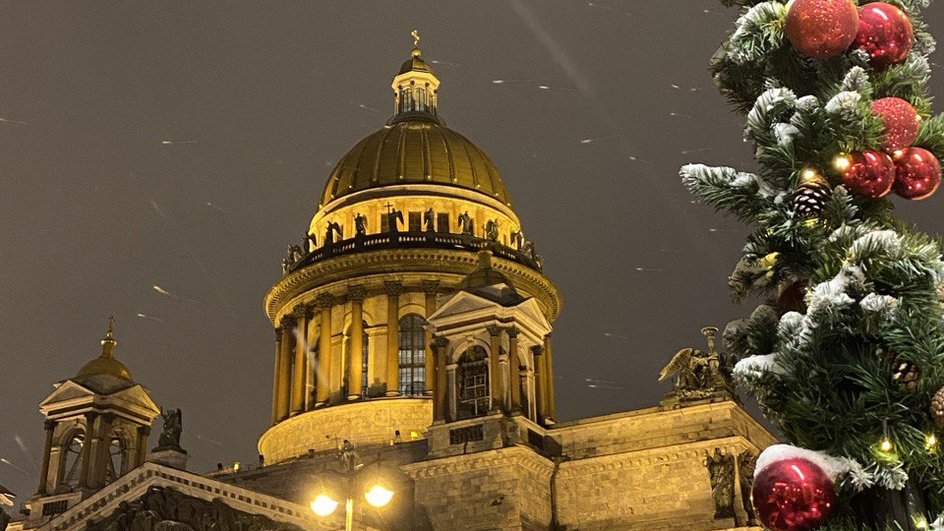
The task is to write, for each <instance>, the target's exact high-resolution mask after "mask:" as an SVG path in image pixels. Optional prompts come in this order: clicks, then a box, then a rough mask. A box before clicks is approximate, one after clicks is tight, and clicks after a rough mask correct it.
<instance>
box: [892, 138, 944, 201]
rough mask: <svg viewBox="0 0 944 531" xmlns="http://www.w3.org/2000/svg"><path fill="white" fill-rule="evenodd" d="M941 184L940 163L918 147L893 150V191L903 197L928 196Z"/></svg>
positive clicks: (922, 197) (916, 197)
mask: <svg viewBox="0 0 944 531" xmlns="http://www.w3.org/2000/svg"><path fill="white" fill-rule="evenodd" d="M940 185H941V163H940V162H938V160H937V158H936V157H935V156H934V155H933V154H931V152H930V151H928V150H926V149H922V148H919V147H913V148H908V149H903V150H901V151H896V152H895V193H896V194H898V195H900V196H902V197H904V198H905V199H924V198H926V197H930V196H931V194H933V193H934V192H935V191H937V187H938V186H940Z"/></svg>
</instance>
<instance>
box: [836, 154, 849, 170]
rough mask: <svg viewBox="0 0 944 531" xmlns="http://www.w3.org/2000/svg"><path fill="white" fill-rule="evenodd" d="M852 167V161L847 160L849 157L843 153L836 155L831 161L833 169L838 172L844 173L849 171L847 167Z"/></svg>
mask: <svg viewBox="0 0 944 531" xmlns="http://www.w3.org/2000/svg"><path fill="white" fill-rule="evenodd" d="M851 165H852V159H850V158H849V155H847V154H845V153H840V154H839V155H836V158H834V159H833V167H834V168H836V171H838V172H844V171H846V170H848V169H849V166H851Z"/></svg>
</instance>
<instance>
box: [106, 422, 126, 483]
mask: <svg viewBox="0 0 944 531" xmlns="http://www.w3.org/2000/svg"><path fill="white" fill-rule="evenodd" d="M126 452H127V445H126V444H125V440H124V439H123V438H122V437H121V436H120V435H118V434H117V433H116V434H114V435H112V438H111V445H109V447H108V462H107V463H105V464H106V467H105V483H106V484H107V483H111V482H112V481H115V480H116V479H118V478H120V477H121V476H122V475H124V473H125V472H127V470H126V465H125V455H126Z"/></svg>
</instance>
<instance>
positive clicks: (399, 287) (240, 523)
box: [0, 48, 775, 531]
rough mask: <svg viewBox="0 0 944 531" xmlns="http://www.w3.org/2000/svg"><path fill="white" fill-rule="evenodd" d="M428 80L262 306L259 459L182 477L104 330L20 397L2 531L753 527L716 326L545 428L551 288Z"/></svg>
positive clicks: (741, 429)
mask: <svg viewBox="0 0 944 531" xmlns="http://www.w3.org/2000/svg"><path fill="white" fill-rule="evenodd" d="M439 84H440V80H439V78H437V76H436V75H435V74H434V73H433V70H432V69H431V68H430V66H429V63H428V62H427V61H426V60H424V58H423V57H422V54H421V52H420V50H419V49H418V48H414V49H413V51H412V53H411V55H410V57H409V58H408V59H407V60H406V61H405V62H404V63H403V65H402V66H401V67H400V69H399V70H398V71H397V73H396V75H395V76H394V78H393V82H392V85H391V86H392V88H393V94H394V113H393V117H392V118H390V119H389V120H388V121H387V123H386V124H384V125H383V126H382V127H381V128H380V129H379V130H377V131H376V132H375V133H373V134H370V135H368V136H367V137H365V138H364V139H362V140H361V141H360V142H358V143H357V144H355V145H354V147H353V148H351V150H350V151H349V152H348V153H347V154H345V155H344V156H342V157H341V158H340V159H339V160H340V162H338V164H337V166H336V167H335V168H334V170H333V171H332V172H331V174H330V175H329V176H328V179H327V183H326V185H325V188H324V192H323V193H322V195H321V199H320V203H319V204H318V206H317V209H316V211H315V213H314V216H313V217H312V219H311V222H310V223H309V225H308V228H307V232H306V234H307V239H306V240H305V241H304V242H303V243H302V244H301V245H290V246H289V248H288V252H287V256H286V257H285V258H284V259H283V261H282V273H283V274H282V276H281V277H280V278H279V279H278V280H277V281H276V282H275V284H274V286H273V287H272V288H271V289H270V290H269V292H268V293H267V294H266V296H265V304H264V307H265V312H266V315H267V317H268V319H269V321H270V322H271V324H272V327H273V331H274V341H273V343H274V345H273V360H274V368H273V379H272V396H271V400H272V416H271V425H270V426H269V428H268V429H267V430H266V431H265V432H264V433H262V434H261V436H260V437H259V443H258V453H259V460H258V462H257V463H251V464H237V465H236V466H232V467H222V466H220V467H219V468H218V469H217V470H215V471H212V472H210V473H206V472H204V471H193V470H188V468H187V460H188V455H187V453H186V451H185V450H184V449H183V448H181V447H180V443H179V441H180V433H181V429H182V426H181V414H180V412H179V411H161V409H160V408H159V407H158V406H157V405H156V404H155V403H154V402H153V401H152V399H151V397H150V395H149V391H148V389H147V388H146V387H145V386H144V385H142V383H139V382H137V381H136V380H135V379H134V377H133V375H132V372H131V370H130V369H129V368H128V367H127V366H125V365H124V364H123V363H122V362H121V361H120V360H119V357H120V354H119V353H118V352H117V351H116V346H117V339H116V337H115V333H114V331H113V328H112V327H109V329H108V331H107V333H106V334H105V336H104V338H103V339H102V342H101V343H102V348H101V353H100V355H99V356H98V357H95V358H94V359H92V360H91V361H89V362H88V363H86V364H85V365H84V366H83V367H82V368H81V369H80V370H79V371H78V372H77V373H76V374H75V376H74V377H71V378H67V379H64V380H62V381H60V382H58V383H56V384H55V386H54V391H53V392H52V393H51V394H50V395H49V396H48V397H47V398H46V399H45V400H43V401H42V403H41V404H40V405H39V410H40V412H41V414H42V415H43V416H44V417H45V425H44V427H45V447H44V449H43V454H42V466H41V474H40V477H38V478H37V480H38V488H37V490H36V492H35V493H29V494H26V496H23V494H24V493H20V494H21V497H20V499H21V500H24V499H25V501H24V503H23V509H22V510H21V511H20V512H19V513H17V514H14V515H12V518H11V516H6V514H5V513H2V512H0V518H2V517H5V518H2V519H0V530H2V528H3V527H4V524H5V527H6V529H7V531H33V530H35V531H79V530H89V531H92V530H95V531H99V530H100V531H122V530H134V531H208V530H210V529H219V530H232V531H237V530H238V531H257V530H260V531H261V530H264V529H265V530H268V529H272V530H276V529H277V530H284V531H296V530H301V529H305V530H310V529H325V530H328V529H332V530H335V529H362V530H412V529H417V530H427V529H429V530H464V529H469V530H486V529H502V530H538V529H553V530H563V529H567V530H577V529H580V530H591V529H608V530H609V529H627V530H646V531H659V530H706V531H707V530H733V529H738V530H748V529H760V528H759V527H758V526H757V524H756V521H755V517H754V514H753V510H752V509H751V503H750V487H751V481H752V476H753V466H754V460H755V459H756V456H757V455H758V454H759V453H760V451H761V450H763V449H764V448H765V447H767V446H768V445H770V444H773V443H774V442H775V439H774V437H773V436H772V435H771V434H770V433H769V432H768V431H767V430H766V429H765V428H764V427H763V426H762V425H761V424H759V423H758V422H757V421H756V420H755V419H753V418H752V417H751V416H750V415H749V414H748V413H747V412H746V411H745V410H744V409H743V408H742V406H741V405H740V403H739V402H738V401H737V399H736V397H735V395H734V394H733V393H732V392H731V390H730V383H729V382H728V379H727V377H726V375H725V374H724V371H723V365H724V364H723V363H721V362H720V361H719V360H721V359H723V357H724V355H723V353H719V352H718V350H717V349H716V348H715V345H714V338H715V332H716V329H713V328H710V327H709V328H706V329H705V330H703V332H704V333H705V336H706V338H707V340H708V347H707V349H706V350H705V351H704V352H703V351H702V350H696V349H683V350H682V351H680V352H679V354H677V355H676V356H675V358H673V359H672V361H671V362H670V363H669V365H668V366H667V367H666V370H665V371H664V372H663V377H664V378H668V377H670V376H672V375H673V374H674V373H677V382H676V386H675V391H674V392H672V393H670V394H669V395H668V396H666V397H665V398H664V399H663V400H662V401H661V402H659V404H658V405H656V406H654V407H650V408H647V409H641V410H635V411H626V412H622V413H616V414H611V415H606V416H601V417H593V418H585V419H577V420H562V419H559V418H558V416H557V413H556V411H555V390H554V360H555V358H556V357H558V356H567V355H568V354H567V353H566V352H558V351H555V350H554V342H553V336H554V333H553V322H554V320H555V318H556V317H557V316H558V315H559V314H560V312H561V309H562V296H561V294H560V292H559V291H558V289H557V288H556V287H555V285H554V283H553V282H552V281H551V279H549V278H548V277H547V276H545V275H544V273H543V272H542V268H543V263H542V259H541V256H540V255H539V254H538V253H537V252H536V250H535V246H534V244H533V243H532V242H531V241H530V240H528V239H527V237H526V236H525V232H524V230H523V227H522V223H521V220H519V219H518V216H517V215H516V214H515V210H514V208H513V203H512V200H511V195H510V194H509V191H508V189H507V188H506V186H505V183H504V181H503V178H502V175H501V173H500V172H499V170H498V168H497V167H496V166H495V165H494V164H493V163H492V161H491V160H490V159H489V158H488V156H487V155H486V154H485V153H484V152H483V151H482V150H481V149H480V148H479V147H478V146H476V145H475V144H473V143H472V142H471V141H470V140H468V139H467V138H465V137H464V136H462V135H461V134H459V133H457V132H455V131H453V130H452V129H449V128H448V127H446V125H445V122H444V121H443V119H442V118H441V116H440V114H439V103H440V102H439ZM259 399H260V400H263V399H265V400H268V398H263V397H261V396H260V397H259ZM158 417H162V422H160V423H158V424H159V425H160V427H161V429H160V433H157V430H156V429H155V434H154V435H155V436H156V437H149V436H150V435H151V430H152V426H153V425H154V424H155V421H156V420H157V418H158ZM37 429H38V427H37ZM155 439H157V440H156V445H155V446H154V447H152V444H154V442H155V441H154V440H155ZM149 441H151V442H150V444H149ZM0 493H4V489H2V488H0ZM9 494H10V493H6V495H9ZM0 499H9V496H7V497H6V498H3V497H0Z"/></svg>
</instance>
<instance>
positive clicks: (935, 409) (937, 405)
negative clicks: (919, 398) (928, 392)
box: [931, 387, 944, 430]
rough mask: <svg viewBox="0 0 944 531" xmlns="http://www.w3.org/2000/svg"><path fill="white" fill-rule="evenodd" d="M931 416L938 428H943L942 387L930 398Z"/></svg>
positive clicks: (943, 394)
mask: <svg viewBox="0 0 944 531" xmlns="http://www.w3.org/2000/svg"><path fill="white" fill-rule="evenodd" d="M931 417H933V418H934V424H935V425H936V426H937V428H938V429H939V430H944V387H942V388H941V389H940V390H939V391H938V392H937V393H935V394H934V397H933V398H931Z"/></svg>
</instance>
